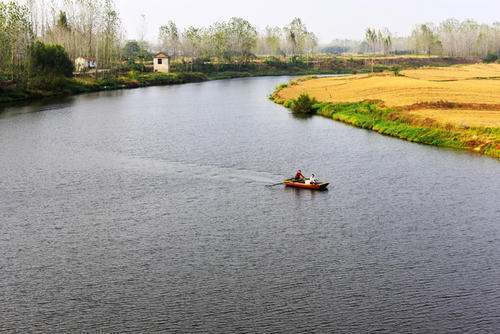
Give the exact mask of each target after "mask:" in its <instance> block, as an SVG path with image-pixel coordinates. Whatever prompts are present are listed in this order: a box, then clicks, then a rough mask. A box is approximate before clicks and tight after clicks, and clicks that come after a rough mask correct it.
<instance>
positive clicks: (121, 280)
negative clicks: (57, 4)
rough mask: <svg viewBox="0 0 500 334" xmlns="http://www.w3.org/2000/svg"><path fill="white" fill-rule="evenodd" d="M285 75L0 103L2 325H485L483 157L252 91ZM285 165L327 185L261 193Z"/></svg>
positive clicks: (493, 279)
mask: <svg viewBox="0 0 500 334" xmlns="http://www.w3.org/2000/svg"><path fill="white" fill-rule="evenodd" d="M287 80H288V78H285V77H274V78H249V79H233V80H224V81H214V82H206V83H199V84H186V85H179V86H169V87H150V88H144V89H136V90H124V91H114V92H101V93H95V94H88V95H81V96H76V97H70V98H66V99H61V100H59V101H53V102H44V103H37V104H32V105H29V106H24V107H20V106H18V107H11V108H4V110H3V111H2V112H1V113H0V222H1V223H0V254H1V257H0V332H30V331H39V332H51V333H54V332H138V331H139V332H155V331H162V332H186V333H196V332H200V333H201V332H203V333H206V332H214V333H215V332H246V333H248V332H258V333H262V332H267V333H271V332H276V333H292V332H307V333H311V332H319V333H324V332H336V333H365V332H399V333H403V332H413V333H445V332H446V333H450V332H482V333H493V332H495V331H498V329H499V328H500V251H499V250H500V219H499V217H500V205H499V202H500V177H499V172H500V165H499V163H498V161H495V160H494V159H491V158H487V157H483V156H479V155H474V154H470V153H464V152H458V151H453V150H446V149H442V148H435V147H429V146H423V145H419V144H414V143H409V142H404V141H400V140H398V139H394V138H389V137H385V136H382V135H379V134H376V133H372V132H369V131H366V130H362V129H357V128H353V127H350V126H347V125H344V124H341V123H336V122H333V121H331V120H328V119H325V118H321V117H312V118H296V117H294V116H293V115H291V114H290V113H289V112H288V111H286V110H285V109H284V108H283V107H281V106H279V105H275V104H274V103H272V102H271V101H269V100H268V99H267V95H268V94H269V93H270V92H271V91H272V90H273V88H274V86H276V85H277V84H278V83H281V82H285V81H287ZM297 168H301V169H302V170H303V171H305V172H306V173H308V174H310V173H315V174H316V175H317V176H318V177H319V178H320V179H322V180H328V181H329V182H331V186H330V190H329V191H327V192H310V191H304V190H302V191H299V190H293V189H284V188H283V187H281V186H277V187H271V188H270V187H266V186H265V185H266V184H272V183H275V182H278V181H280V180H281V179H283V178H284V177H286V176H290V175H291V174H292V173H293V172H294V171H295V170H296V169H297Z"/></svg>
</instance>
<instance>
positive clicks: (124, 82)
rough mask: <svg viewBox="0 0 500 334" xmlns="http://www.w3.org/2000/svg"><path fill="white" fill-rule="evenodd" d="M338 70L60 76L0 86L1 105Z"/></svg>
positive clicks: (334, 72)
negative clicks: (47, 85)
mask: <svg viewBox="0 0 500 334" xmlns="http://www.w3.org/2000/svg"><path fill="white" fill-rule="evenodd" d="M337 73H338V71H327V70H315V69H313V70H300V71H295V72H288V71H264V72H236V71H226V72H215V73H209V74H205V73H200V72H179V73H152V72H145V73H127V74H123V75H118V76H115V77H108V78H102V79H95V78H93V77H90V76H85V77H78V78H71V79H62V80H60V81H59V82H58V85H57V87H55V88H53V89H33V88H31V89H22V88H16V87H6V88H1V87H0V105H2V104H3V105H6V104H12V103H17V102H30V101H35V100H40V99H44V98H52V97H58V96H70V95H77V94H83V93H91V92H98V91H106V90H117V89H133V88H141V87H150V86H166V85H178V84H185V83H195V82H204V81H211V80H224V79H233V78H248V77H261V76H285V75H290V76H300V75H314V74H318V75H320V74H337Z"/></svg>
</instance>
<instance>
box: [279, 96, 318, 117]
mask: <svg viewBox="0 0 500 334" xmlns="http://www.w3.org/2000/svg"><path fill="white" fill-rule="evenodd" d="M317 103H318V101H317V100H316V99H315V98H311V97H310V96H309V95H307V94H300V95H299V97H297V98H296V99H295V100H290V101H287V102H285V107H287V108H290V109H291V110H292V111H293V112H294V113H298V114H314V113H316V111H317V108H316V107H315V105H316V104H317Z"/></svg>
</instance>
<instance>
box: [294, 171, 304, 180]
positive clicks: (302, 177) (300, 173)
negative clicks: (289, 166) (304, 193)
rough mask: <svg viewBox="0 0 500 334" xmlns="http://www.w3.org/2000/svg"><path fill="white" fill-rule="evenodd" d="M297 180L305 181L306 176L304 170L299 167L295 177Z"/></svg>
mask: <svg viewBox="0 0 500 334" xmlns="http://www.w3.org/2000/svg"><path fill="white" fill-rule="evenodd" d="M294 179H295V181H304V179H305V176H304V175H303V174H302V171H301V170H300V169H299V170H298V171H297V173H295V177H294Z"/></svg>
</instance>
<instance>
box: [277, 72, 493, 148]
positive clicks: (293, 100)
mask: <svg viewBox="0 0 500 334" xmlns="http://www.w3.org/2000/svg"><path fill="white" fill-rule="evenodd" d="M499 76H500V65H498V64H491V65H485V64H478V65H468V66H456V67H449V68H425V69H421V70H412V71H403V72H401V74H399V75H394V74H388V73H384V74H376V75H357V76H349V77H343V78H312V79H311V78H306V79H301V80H297V81H292V82H291V83H289V84H287V85H281V86H279V87H278V88H277V89H276V91H275V92H274V93H273V94H272V96H271V98H272V100H274V101H275V102H277V103H280V104H283V105H285V106H286V107H288V108H291V109H294V106H295V104H297V98H298V97H299V96H301V95H302V96H306V95H307V96H309V97H310V100H309V101H311V102H309V104H310V105H309V107H308V109H309V110H308V111H309V112H310V113H312V114H318V115H321V116H324V117H328V118H332V119H334V120H337V121H341V122H344V123H348V124H351V125H354V126H357V127H360V128H365V129H369V130H373V131H376V132H379V133H381V134H385V135H389V136H393V137H397V138H401V139H405V140H408V141H412V142H417V143H422V144H428V145H435V146H442V147H449V148H454V149H463V150H469V151H473V152H477V153H481V154H484V155H487V156H491V157H494V158H500V80H498V77H499ZM305 100H306V101H307V99H305ZM301 107H302V108H301V109H304V107H303V106H301ZM306 109H307V108H306Z"/></svg>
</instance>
